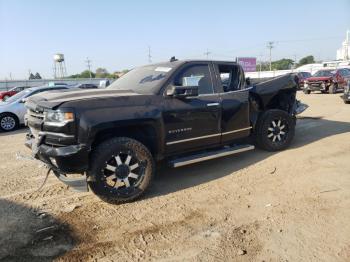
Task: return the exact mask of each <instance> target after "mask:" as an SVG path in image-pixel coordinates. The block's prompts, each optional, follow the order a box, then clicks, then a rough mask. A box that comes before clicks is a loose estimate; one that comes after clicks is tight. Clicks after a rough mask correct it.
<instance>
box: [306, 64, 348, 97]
mask: <svg viewBox="0 0 350 262" xmlns="http://www.w3.org/2000/svg"><path fill="white" fill-rule="evenodd" d="M348 81H350V70H349V69H347V68H340V69H336V70H334V69H324V70H319V71H317V72H316V73H315V74H314V75H313V76H312V77H309V78H307V79H305V81H304V93H305V94H310V93H311V91H321V92H322V93H330V94H335V93H336V92H337V91H338V90H341V89H342V90H344V87H345V86H346V85H347V84H348Z"/></svg>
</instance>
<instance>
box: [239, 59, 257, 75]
mask: <svg viewBox="0 0 350 262" xmlns="http://www.w3.org/2000/svg"><path fill="white" fill-rule="evenodd" d="M237 63H238V64H240V65H241V66H242V68H243V70H244V72H255V71H256V58H255V57H237Z"/></svg>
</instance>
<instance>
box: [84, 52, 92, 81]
mask: <svg viewBox="0 0 350 262" xmlns="http://www.w3.org/2000/svg"><path fill="white" fill-rule="evenodd" d="M85 62H86V65H87V68H88V70H89V75H90V78H92V75H91V60H90V59H89V58H88V57H87V58H86V60H85Z"/></svg>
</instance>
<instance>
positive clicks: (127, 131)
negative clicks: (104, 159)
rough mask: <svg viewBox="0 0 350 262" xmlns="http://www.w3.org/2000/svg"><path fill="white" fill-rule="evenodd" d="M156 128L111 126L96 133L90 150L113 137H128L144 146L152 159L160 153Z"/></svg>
mask: <svg viewBox="0 0 350 262" xmlns="http://www.w3.org/2000/svg"><path fill="white" fill-rule="evenodd" d="M156 130H157V129H156V127H155V126H153V125H152V124H150V123H142V124H134V125H127V126H113V127H108V128H104V129H100V130H99V131H97V132H96V133H95V135H94V137H93V139H92V143H91V149H92V150H93V149H94V148H96V147H97V145H99V144H101V143H102V142H104V141H106V140H108V139H111V138H114V137H128V138H132V139H135V140H137V141H139V142H141V143H142V144H144V145H145V146H146V147H147V148H148V150H149V151H150V152H151V154H152V155H153V156H154V157H157V155H158V153H159V152H160V146H159V141H158V140H157V131H156Z"/></svg>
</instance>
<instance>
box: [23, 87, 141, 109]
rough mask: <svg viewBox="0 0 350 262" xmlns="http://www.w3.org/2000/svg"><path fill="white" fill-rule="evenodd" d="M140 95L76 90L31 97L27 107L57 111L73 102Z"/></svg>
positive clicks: (126, 91)
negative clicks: (56, 109)
mask: <svg viewBox="0 0 350 262" xmlns="http://www.w3.org/2000/svg"><path fill="white" fill-rule="evenodd" d="M136 95H140V94H138V93H135V92H133V91H131V90H115V89H97V90H96V89H91V90H74V91H70V90H68V91H60V92H43V93H41V94H39V95H34V96H32V97H29V98H28V99H27V101H26V106H27V107H28V108H30V109H33V110H35V111H36V110H38V107H40V108H45V109H55V108H56V107H58V106H60V105H62V104H64V103H67V102H71V101H77V100H94V99H101V98H108V97H123V96H125V97H128V96H136Z"/></svg>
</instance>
